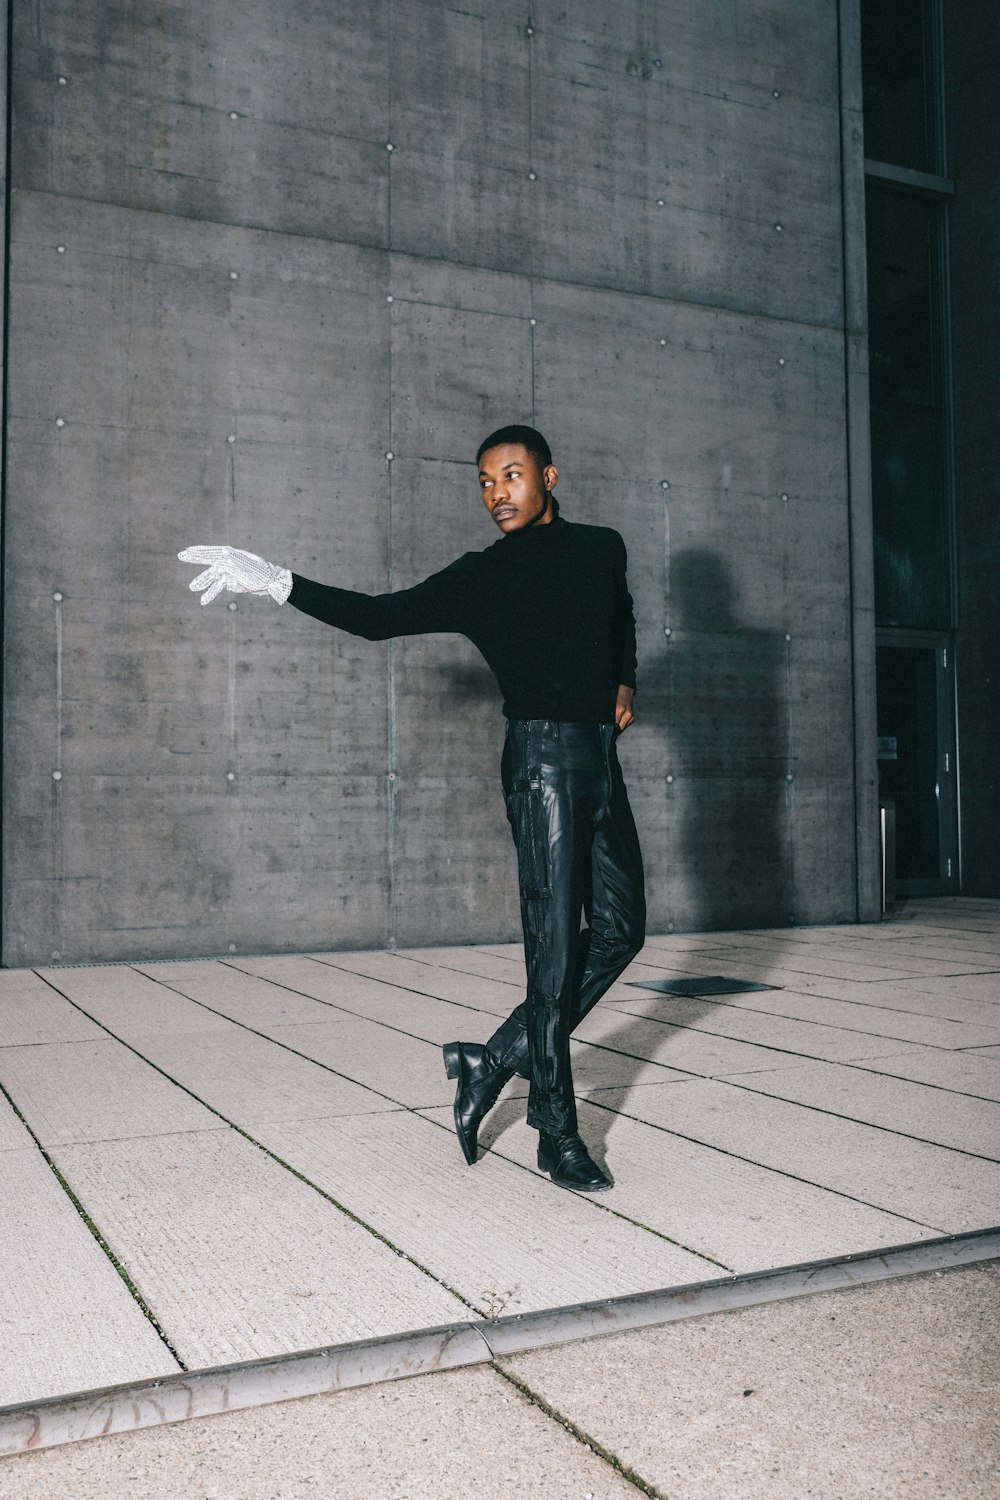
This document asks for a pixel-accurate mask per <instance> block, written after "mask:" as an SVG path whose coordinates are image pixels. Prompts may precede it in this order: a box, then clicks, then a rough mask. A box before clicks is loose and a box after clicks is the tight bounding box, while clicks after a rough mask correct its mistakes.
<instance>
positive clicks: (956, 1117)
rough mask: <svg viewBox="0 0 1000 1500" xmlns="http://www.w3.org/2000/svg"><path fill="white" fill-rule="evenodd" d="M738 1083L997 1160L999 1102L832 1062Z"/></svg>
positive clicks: (999, 1151) (999, 1149) (755, 1076)
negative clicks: (974, 1097) (845, 1066)
mask: <svg viewBox="0 0 1000 1500" xmlns="http://www.w3.org/2000/svg"><path fill="white" fill-rule="evenodd" d="M740 1082H741V1084H742V1086H743V1087H744V1088H747V1089H753V1090H754V1091H755V1092H757V1093H761V1094H773V1095H775V1096H776V1097H777V1098H779V1099H788V1100H791V1101H792V1102H793V1103H796V1104H805V1105H808V1106H811V1107H812V1108H814V1109H822V1110H827V1111H829V1112H831V1113H833V1114H838V1115H844V1116H845V1117H846V1118H847V1119H851V1120H861V1121H863V1122H864V1123H865V1124H867V1125H877V1126H879V1128H880V1129H882V1130H894V1131H898V1132H899V1133H900V1134H902V1135H909V1136H914V1137H916V1138H917V1139H918V1140H922V1141H932V1142H933V1143H934V1144H936V1145H939V1146H950V1147H951V1148H952V1149H953V1150H956V1151H965V1152H968V1153H969V1154H970V1155H973V1156H987V1157H990V1158H991V1159H992V1160H994V1161H996V1160H1000V1104H995V1103H993V1102H992V1101H991V1100H987V1099H970V1098H968V1097H966V1096H965V1095H961V1094H955V1093H952V1092H950V1091H948V1090H945V1089H939V1088H932V1087H929V1086H928V1085H926V1084H923V1083H915V1082H912V1081H911V1080H909V1079H906V1078H895V1077H888V1076H886V1075H885V1074H882V1073H875V1072H871V1071H869V1070H865V1069H861V1068H844V1067H837V1066H836V1064H832V1063H810V1064H809V1065H808V1066H805V1067H795V1068H779V1069H776V1070H775V1072H773V1073H754V1074H753V1076H752V1077H744V1078H742V1079H741V1080H740Z"/></svg>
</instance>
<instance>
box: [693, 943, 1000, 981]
mask: <svg viewBox="0 0 1000 1500" xmlns="http://www.w3.org/2000/svg"><path fill="white" fill-rule="evenodd" d="M739 954H740V958H741V959H744V960H746V961H747V962H749V963H756V964H760V965H763V966H767V965H770V964H773V965H774V966H775V967H776V968H778V969H781V970H783V971H785V972H790V973H805V974H816V975H819V976H821V977H823V978H830V979H850V980H853V981H854V982H855V983H865V982H871V983H877V982H878V981H880V980H884V981H886V982H891V981H892V980H894V979H897V980H898V979H906V978H915V977H917V976H919V975H924V976H937V975H940V974H953V973H954V972H955V968H956V964H955V962H954V961H952V960H948V959H941V958H936V957H933V956H932V955H926V956H924V955H917V954H915V953H911V954H910V955H909V961H907V955H906V954H905V953H904V952H903V951H902V949H901V948H900V947H898V946H895V945H894V946H893V947H891V948H888V947H886V946H883V947H881V948H878V949H877V950H876V951H875V952H874V953H871V954H869V953H865V954H864V955H863V958H862V957H861V955H859V953H858V950H857V947H856V946H855V945H854V944H851V943H844V944H842V945H840V944H838V945H836V947H834V945H832V944H829V943H826V944H819V943H817V944H807V943H799V944H796V945H795V946H794V948H792V947H790V946H789V944H788V943H786V942H783V941H782V940H781V938H774V939H770V938H760V939H758V940H757V941H755V942H754V941H750V940H748V941H747V942H745V943H743V944H741V945H740V948H739ZM840 954H842V955H843V956H842V957H841V956H839V955H840ZM732 956H733V949H732V948H729V947H726V948H720V949H718V950H717V951H716V952H712V951H710V950H702V951H701V952H699V954H698V960H699V962H706V961H711V960H714V959H719V960H720V961H731V959H732ZM859 960H860V961H859ZM969 960H970V956H969V955H965V956H964V957H963V958H962V959H961V960H960V967H961V968H962V969H963V970H967V971H969V972H976V971H988V970H989V969H991V968H995V963H993V962H991V961H990V958H988V957H987V956H986V955H981V961H980V962H979V963H976V962H975V961H971V962H970V961H969Z"/></svg>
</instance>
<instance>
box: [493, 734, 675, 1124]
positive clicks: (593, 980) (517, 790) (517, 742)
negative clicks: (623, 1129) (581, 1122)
mask: <svg viewBox="0 0 1000 1500" xmlns="http://www.w3.org/2000/svg"><path fill="white" fill-rule="evenodd" d="M617 735H618V731H617V730H616V728H615V726H614V725H613V724H571V723H558V722H554V721H550V720H548V719H517V720H510V721H508V725H507V739H506V743H505V745H504V753H503V761H502V767H501V777H502V782H503V790H504V797H505V800H506V803H507V817H508V819H509V821H510V825H511V829H512V830H513V834H514V843H515V845H516V847H517V867H518V885H519V887H520V894H521V922H522V926H523V928H524V954H525V964H526V968H527V973H528V993H527V998H526V999H525V1000H524V1001H523V1003H522V1004H521V1005H519V1006H518V1007H517V1009H516V1010H515V1011H513V1012H512V1014H511V1015H510V1016H509V1017H508V1019H507V1020H506V1021H505V1022H504V1023H503V1025H502V1026H501V1027H500V1028H499V1030H498V1031H496V1032H495V1033H494V1035H493V1036H492V1037H491V1038H490V1040H489V1041H488V1042H487V1044H486V1046H487V1050H488V1052H489V1053H490V1055H491V1056H492V1057H493V1058H495V1059H496V1061H497V1062H498V1063H499V1064H501V1065H502V1066H504V1067H509V1068H512V1069H513V1070H514V1071H515V1072H518V1073H520V1074H522V1076H524V1077H526V1078H529V1079H530V1082H531V1089H530V1091H529V1094H528V1124H529V1125H532V1126H534V1127H535V1129H536V1130H544V1131H546V1132H547V1133H548V1134H551V1135H561V1134H564V1133H566V1132H568V1131H573V1130H575V1129H576V1102H575V1099H574V1096H573V1075H572V1071H571V1069H570V1058H569V1038H570V1033H571V1032H572V1031H573V1029H574V1028H575V1027H576V1026H577V1024H578V1023H579V1022H580V1021H581V1020H582V1019H583V1017H584V1016H585V1015H586V1014H587V1012H588V1011H589V1010H590V1009H591V1007H592V1006H594V1005H596V1004H597V1002H598V1000H600V998H601V996H602V995H603V994H604V993H605V991H606V990H607V989H608V988H609V986H610V985H612V984H613V983H614V981H615V980H616V979H617V978H618V976H619V974H621V972H622V971H623V969H625V967H626V966H627V965H628V964H629V962H630V961H631V960H632V959H633V958H634V957H635V955H636V954H637V953H638V952H639V949H640V948H641V947H642V944H643V939H644V936H645V923H646V903H645V897H644V889H643V873H642V855H641V853H640V851H639V840H638V837H637V835H636V831H635V821H634V819H633V817H632V809H631V808H630V807H629V802H628V794H627V793H626V791H625V782H624V780H623V779H622V773H621V767H620V766H619V764H618V756H617V754H616V751H615V740H616V738H617ZM581 917H585V918H586V924H587V925H586V927H584V928H583V930H582V931H581Z"/></svg>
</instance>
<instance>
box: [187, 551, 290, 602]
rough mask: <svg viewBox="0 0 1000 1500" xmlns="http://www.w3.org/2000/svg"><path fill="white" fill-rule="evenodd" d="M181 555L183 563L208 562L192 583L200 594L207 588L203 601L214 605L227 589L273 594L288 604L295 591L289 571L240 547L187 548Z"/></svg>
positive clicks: (272, 595)
mask: <svg viewBox="0 0 1000 1500" xmlns="http://www.w3.org/2000/svg"><path fill="white" fill-rule="evenodd" d="M177 556H178V557H179V558H180V560H181V562H189V563H207V564H208V566H207V568H206V569H205V571H204V573H199V574H198V576H197V578H192V580H191V582H190V584H189V585H188V587H189V588H191V589H193V590H194V592H195V593H196V594H197V593H199V592H200V591H201V590H202V589H204V593H203V594H202V596H201V602H202V604H211V602H212V600H213V599H214V598H215V596H216V594H221V593H222V590H223V589H228V590H229V592H230V593H231V594H270V596H271V598H272V599H273V600H274V602H275V603H276V604H284V602H285V600H286V599H287V598H288V596H289V594H290V593H291V591H292V575H291V573H290V572H289V570H288V569H287V568H279V567H277V566H276V564H274V563H269V562H265V561H264V559H263V558H262V557H258V556H257V554H256V553H255V552H241V551H240V550H239V548H238V547H185V548H184V551H183V552H178V554H177Z"/></svg>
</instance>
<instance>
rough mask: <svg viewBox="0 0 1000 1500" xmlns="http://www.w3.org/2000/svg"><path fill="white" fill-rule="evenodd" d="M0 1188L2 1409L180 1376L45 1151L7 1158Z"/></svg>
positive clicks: (10, 1153) (23, 1152)
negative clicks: (99, 1388) (103, 1387)
mask: <svg viewBox="0 0 1000 1500" xmlns="http://www.w3.org/2000/svg"><path fill="white" fill-rule="evenodd" d="M3 1182H4V1189H3V1213H2V1214H0V1266H2V1267H3V1272H2V1274H0V1331H2V1344H3V1357H2V1358H0V1406H4V1405H8V1404H13V1403H14V1402H20V1401H32V1400H37V1399H38V1398H40V1397H43V1396H51V1395H52V1394H53V1392H57V1391H78V1390H87V1389H89V1388H91V1387H93V1386H97V1385H113V1384H117V1383H118V1382H120V1381H126V1380H142V1379H153V1378H154V1377H156V1376H158V1375H169V1374H171V1373H173V1372H174V1371H176V1370H177V1369H178V1368H179V1366H178V1364H177V1361H176V1360H175V1359H173V1357H172V1356H171V1354H170V1352H169V1350H168V1349H167V1348H166V1346H165V1345H164V1343H163V1341H162V1339H160V1338H159V1337H158V1335H157V1333H156V1330H155V1329H154V1328H153V1326H152V1324H151V1323H150V1322H149V1320H148V1319H147V1318H146V1317H145V1315H144V1314H143V1312H142V1310H141V1309H140V1307H139V1305H138V1303H137V1302H136V1301H135V1299H134V1298H133V1297H132V1296H131V1295H130V1293H129V1291H128V1288H127V1287H126V1285H125V1283H124V1281H123V1280H122V1278H121V1277H120V1276H119V1274H118V1272H117V1270H116V1269H115V1267H114V1266H113V1265H112V1263H111V1261H110V1260H109V1259H108V1257H107V1256H106V1255H105V1254H104V1252H103V1250H102V1249H101V1248H100V1246H99V1245H98V1243H97V1241H96V1240H95V1239H94V1236H93V1235H92V1234H91V1233H90V1230H89V1229H88V1228H87V1226H86V1224H84V1222H83V1220H82V1219H81V1217H80V1215H79V1214H78V1213H77V1212H76V1210H75V1208H74V1207H73V1205H72V1203H71V1201H70V1199H69V1197H68V1196H67V1195H66V1193H65V1192H64V1191H63V1189H62V1188H61V1187H60V1185H59V1182H58V1179H57V1178H56V1176H55V1174H54V1173H53V1172H52V1170H51V1168H50V1167H49V1166H48V1165H47V1163H46V1162H45V1161H44V1159H43V1157H42V1155H41V1153H40V1152H39V1151H38V1150H37V1149H36V1148H35V1147H34V1146H30V1147H29V1148H28V1149H24V1150H19V1151H18V1150H15V1151H7V1152H5V1153H4V1156H3ZM2 1472H3V1468H2V1465H0V1474H2ZM0 1483H2V1481H0Z"/></svg>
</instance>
